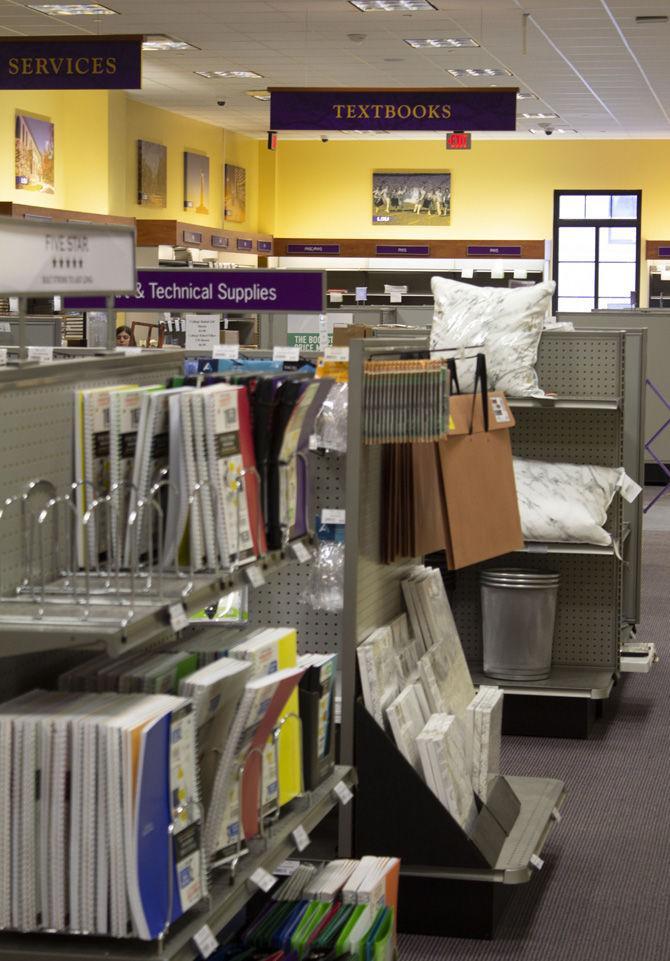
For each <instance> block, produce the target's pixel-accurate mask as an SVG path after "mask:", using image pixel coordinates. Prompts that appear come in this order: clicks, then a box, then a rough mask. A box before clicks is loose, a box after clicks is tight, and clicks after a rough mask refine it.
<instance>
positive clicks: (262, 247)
mask: <svg viewBox="0 0 670 961" xmlns="http://www.w3.org/2000/svg"><path fill="white" fill-rule="evenodd" d="M256 250H258V252H259V253H261V254H271V253H272V241H271V240H258V241H257V242H256Z"/></svg>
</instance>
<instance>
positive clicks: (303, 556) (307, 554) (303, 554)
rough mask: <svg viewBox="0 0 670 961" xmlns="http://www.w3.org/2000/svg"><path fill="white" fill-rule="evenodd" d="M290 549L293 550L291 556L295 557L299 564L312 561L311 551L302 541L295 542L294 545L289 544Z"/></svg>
mask: <svg viewBox="0 0 670 961" xmlns="http://www.w3.org/2000/svg"><path fill="white" fill-rule="evenodd" d="M291 547H292V549H293V554H294V555H295V559H296V560H297V561H298V563H299V564H304V563H305V562H306V561H309V560H311V559H312V553H311V551H310V550H309V549H308V548H307V545H306V544H304V543H303V542H302V541H296V542H295V544H291Z"/></svg>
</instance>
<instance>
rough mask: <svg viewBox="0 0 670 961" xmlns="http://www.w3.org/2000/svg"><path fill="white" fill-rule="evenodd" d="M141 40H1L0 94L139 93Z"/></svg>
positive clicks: (133, 38)
mask: <svg viewBox="0 0 670 961" xmlns="http://www.w3.org/2000/svg"><path fill="white" fill-rule="evenodd" d="M141 86H142V37H141V36H131V37H116V36H108V37H93V36H87V37H84V36H79V37H3V38H2V40H0V90H139V89H140V88H141Z"/></svg>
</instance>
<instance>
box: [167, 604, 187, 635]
mask: <svg viewBox="0 0 670 961" xmlns="http://www.w3.org/2000/svg"><path fill="white" fill-rule="evenodd" d="M169 613H170V627H171V628H172V630H173V631H183V630H184V628H185V627H188V617H187V616H186V611H185V610H184V605H183V604H172V605H170V608H169Z"/></svg>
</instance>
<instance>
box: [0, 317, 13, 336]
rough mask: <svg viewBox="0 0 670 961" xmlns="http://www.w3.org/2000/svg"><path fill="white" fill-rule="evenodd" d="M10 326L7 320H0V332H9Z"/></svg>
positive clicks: (10, 330)
mask: <svg viewBox="0 0 670 961" xmlns="http://www.w3.org/2000/svg"><path fill="white" fill-rule="evenodd" d="M11 332H12V328H11V324H10V323H9V321H8V320H0V333H2V334H11Z"/></svg>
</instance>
